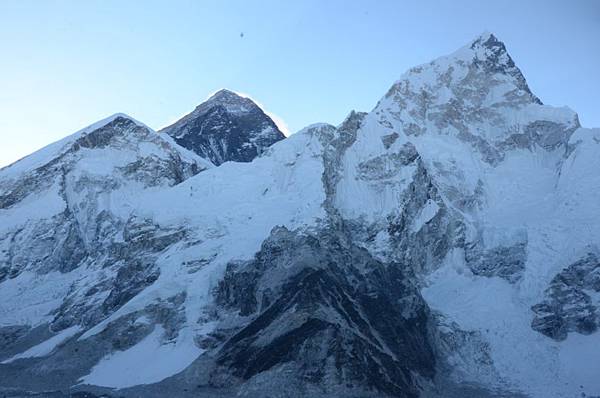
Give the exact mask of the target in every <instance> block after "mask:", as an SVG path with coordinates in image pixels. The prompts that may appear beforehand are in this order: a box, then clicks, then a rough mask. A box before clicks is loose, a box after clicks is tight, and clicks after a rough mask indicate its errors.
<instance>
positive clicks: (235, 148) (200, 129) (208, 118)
mask: <svg viewBox="0 0 600 398" xmlns="http://www.w3.org/2000/svg"><path fill="white" fill-rule="evenodd" d="M160 132H161V133H166V134H168V135H170V136H171V137H173V139H174V140H175V141H176V142H177V143H178V144H179V145H181V146H183V147H184V148H187V149H189V150H191V151H193V152H195V153H196V154H198V155H200V156H201V157H203V158H205V159H209V160H210V161H211V162H212V163H214V164H215V165H220V164H221V163H224V162H227V161H237V162H250V161H251V160H252V159H254V158H255V157H256V156H258V155H260V154H261V153H262V152H263V151H264V150H265V149H266V148H267V147H269V146H270V145H272V144H274V143H275V142H277V141H279V140H282V139H283V138H285V136H284V135H283V133H282V132H281V131H280V130H279V129H278V128H277V126H276V125H275V123H274V122H273V120H271V118H270V117H269V116H268V115H267V114H265V112H264V111H263V110H262V109H261V108H260V107H259V106H258V105H257V104H256V103H255V102H254V101H252V100H251V99H250V98H248V97H244V96H242V95H240V94H238V93H236V92H234V91H231V90H227V89H221V90H219V91H217V92H216V93H214V94H213V95H211V96H210V97H209V98H208V99H207V100H206V101H204V102H203V103H201V104H200V105H198V106H197V107H196V109H194V111H193V112H191V113H190V114H188V115H186V116H184V117H183V118H181V119H180V120H178V121H177V122H175V123H174V124H172V125H170V126H168V127H165V128H164V129H162V130H161V131H160Z"/></svg>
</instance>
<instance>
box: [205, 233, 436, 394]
mask: <svg viewBox="0 0 600 398" xmlns="http://www.w3.org/2000/svg"><path fill="white" fill-rule="evenodd" d="M346 240H347V238H345V237H343V236H339V232H337V231H335V230H332V231H323V232H322V233H319V234H318V235H316V236H310V235H302V234H296V233H293V232H291V231H288V230H286V229H285V228H277V229H275V230H274V231H273V232H272V234H271V236H270V238H269V239H268V240H267V241H265V243H264V244H263V246H262V248H261V250H260V251H259V252H258V253H257V254H256V257H255V259H254V260H252V261H250V262H247V263H238V264H231V265H230V266H229V267H228V271H227V273H226V275H225V277H224V279H223V281H222V282H221V283H220V284H219V287H218V290H217V303H218V304H219V305H220V306H222V307H223V308H225V309H228V310H229V311H233V314H237V316H239V317H244V319H245V320H244V322H243V326H242V327H241V328H239V329H236V330H235V333H233V334H232V335H231V336H230V337H228V338H227V339H226V341H225V342H224V344H223V345H222V347H221V348H220V349H219V350H218V357H217V363H218V365H220V368H218V370H217V373H216V374H215V380H222V377H223V372H224V371H228V372H230V373H231V374H232V375H233V376H235V377H237V378H239V380H241V381H243V380H248V379H251V378H253V377H255V376H256V375H258V374H259V373H263V372H275V371H276V370H277V369H281V368H285V369H288V371H291V372H292V374H293V376H292V378H293V379H298V380H302V381H303V382H304V383H311V384H314V385H315V386H317V387H318V388H319V389H321V390H322V391H323V392H324V393H332V394H333V393H339V392H340V391H347V392H348V393H351V392H352V391H354V393H353V394H352V395H353V396H354V394H356V393H357V392H359V391H361V390H365V391H366V392H375V393H377V392H379V393H384V394H389V395H393V396H398V397H417V396H418V395H419V385H420V383H421V380H431V378H432V377H433V376H434V374H435V359H434V357H433V352H432V347H431V343H430V342H429V340H428V335H429V332H428V309H427V305H426V304H425V302H424V301H423V299H422V298H421V296H420V294H419V292H418V290H417V289H416V288H415V286H414V285H413V283H412V281H411V279H410V278H409V277H408V276H406V275H404V274H403V272H402V266H401V265H400V264H389V265H386V264H382V263H381V262H379V261H377V260H375V259H373V258H372V257H371V256H370V255H369V254H368V252H367V251H366V250H364V249H360V248H358V247H356V246H354V245H353V244H351V243H349V242H347V241H346ZM289 382H290V380H289V378H288V380H287V381H286V383H289ZM289 393H290V394H292V395H294V394H293V392H292V391H290V392H289Z"/></svg>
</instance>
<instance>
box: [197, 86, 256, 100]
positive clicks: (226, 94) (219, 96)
mask: <svg viewBox="0 0 600 398" xmlns="http://www.w3.org/2000/svg"><path fill="white" fill-rule="evenodd" d="M244 99H247V98H245V97H242V96H241V95H239V94H238V93H236V92H235V91H231V90H228V89H226V88H222V89H220V90H219V91H217V92H215V93H214V94H213V95H211V96H210V97H209V98H208V100H207V101H230V100H238V101H242V100H244Z"/></svg>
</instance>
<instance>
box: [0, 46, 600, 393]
mask: <svg viewBox="0 0 600 398" xmlns="http://www.w3.org/2000/svg"><path fill="white" fill-rule="evenodd" d="M246 101H249V100H245V99H240V98H239V97H237V96H236V95H234V94H233V95H232V93H229V92H220V93H218V94H216V95H215V97H213V98H212V99H211V100H209V101H208V102H207V103H205V104H203V105H201V106H200V107H198V108H197V110H196V111H194V112H193V113H192V114H190V115H188V116H186V117H185V118H184V119H182V120H181V121H180V122H178V123H176V125H174V126H171V127H170V128H168V129H167V130H165V131H163V133H161V134H155V133H153V132H152V131H150V130H149V129H147V128H146V127H144V126H143V125H141V124H139V123H137V122H135V121H133V120H131V119H129V118H127V117H124V116H117V117H113V118H111V119H109V120H108V121H104V122H102V123H100V124H98V125H96V126H93V127H90V128H88V129H85V130H84V131H83V132H80V133H77V134H75V135H74V136H71V137H68V138H67V139H65V140H64V141H62V142H60V143H57V144H54V145H53V146H51V147H49V148H47V149H44V150H43V151H42V152H39V153H36V154H33V155H31V156H30V157H28V158H25V159H23V160H21V161H20V162H17V163H15V164H14V165H12V166H10V167H8V168H5V169H3V170H2V171H0V181H1V182H2V185H1V189H2V190H1V191H0V225H1V227H0V228H2V229H1V230H0V231H2V232H1V233H2V235H1V236H0V239H1V240H0V256H1V257H0V258H1V261H2V263H1V266H0V315H1V316H0V361H2V363H0V386H2V388H3V389H4V390H6V391H11V393H15V394H22V395H27V394H30V392H31V394H33V392H34V391H38V392H39V391H45V392H46V393H47V394H55V395H56V396H61V395H66V394H67V393H68V392H73V391H77V392H86V393H88V394H98V395H100V394H108V395H115V396H132V397H134V396H141V395H143V396H146V397H153V396H155V397H159V396H165V395H171V396H182V397H186V396H190V397H192V396H198V395H202V396H215V397H223V396H248V397H254V396H266V395H268V396H286V397H288V396H311V397H313V396H356V397H366V396H395V397H418V396H424V397H463V396H477V397H501V396H511V397H517V396H518V397H520V396H523V397H572V396H575V395H581V394H584V395H586V396H593V395H599V394H600V384H599V383H598V378H597V373H598V371H599V370H600V369H599V368H598V365H597V358H598V357H599V356H600V351H599V350H600V348H599V347H600V344H599V343H600V340H599V338H600V337H599V336H600V333H598V331H597V328H598V325H599V320H598V319H599V318H598V317H599V313H598V308H599V306H600V301H598V297H599V296H598V291H599V290H600V286H599V285H598V272H599V269H600V268H599V267H600V266H599V263H598V256H599V254H598V250H597V247H596V245H597V242H598V241H600V227H599V226H598V222H597V221H598V215H599V214H600V197H599V195H600V177H599V176H600V174H598V173H597V172H596V171H597V170H598V168H600V163H599V162H600V160H599V159H600V156H599V155H600V135H599V134H600V133H599V131H600V130H597V129H592V130H590V129H584V128H581V127H580V126H579V123H578V120H577V115H576V114H575V113H574V112H572V111H571V110H569V109H567V108H553V107H550V106H546V105H543V104H542V102H541V101H540V100H539V99H538V98H537V97H536V96H535V95H534V94H533V93H532V92H531V90H530V89H529V87H528V86H527V83H526V81H525V79H524V77H523V75H522V74H521V72H520V70H519V69H518V68H517V67H516V65H515V63H514V61H513V60H512V58H511V57H510V56H509V54H508V52H507V50H506V48H505V46H504V44H503V43H502V42H500V41H499V40H498V39H497V38H496V37H494V36H493V35H491V34H483V35H482V36H480V37H478V38H476V39H475V40H474V41H473V42H471V43H469V44H468V45H467V46H465V47H463V48H461V49H459V50H458V51H457V52H455V53H453V54H450V55H448V56H445V57H442V58H439V59H437V60H434V61H432V62H431V63H429V64H425V65H422V66H419V67H416V68H413V69H411V70H410V71H409V72H407V73H406V74H405V75H403V76H402V77H401V79H400V80H399V81H398V82H396V83H395V84H394V85H393V87H392V88H391V89H390V90H389V92H388V93H387V94H386V95H385V96H384V97H383V98H382V99H381V100H380V101H379V102H378V104H377V105H376V107H375V108H374V109H373V111H371V112H369V113H362V112H354V111H353V112H351V113H350V114H349V116H348V117H347V118H346V119H345V120H344V121H343V122H342V123H341V124H340V125H339V126H338V127H335V126H331V125H328V124H316V125H312V126H309V127H307V128H305V129H303V130H301V131H299V132H297V133H296V134H294V135H292V136H290V137H289V138H287V139H285V140H281V142H276V143H274V142H275V141H278V139H275V138H276V136H277V134H275V135H272V134H271V133H273V130H269V128H266V130H265V129H262V130H261V129H259V128H255V127H256V126H258V125H260V126H262V125H263V124H262V123H263V122H264V118H262V116H261V117H260V118H258V119H254V116H256V115H257V113H256V112H254V111H253V109H254V108H253V107H252V104H250V103H248V102H246ZM209 105H210V106H209ZM209 115H212V116H209ZM214 115H221V116H222V119H221V116H219V118H215V117H214ZM232 115H235V117H236V118H238V119H236V120H238V121H239V120H246V119H244V118H245V117H246V116H248V115H253V116H252V117H251V119H252V120H255V121H256V120H259V119H260V120H263V122H260V121H259V122H257V124H256V125H254V124H252V123H251V124H252V126H254V127H252V126H251V127H248V126H250V125H247V124H236V123H237V121H231V124H230V123H229V121H228V120H232V119H230V118H233V116H232ZM240 115H241V116H240ZM248 117H250V116H248ZM218 120H220V122H218V123H217V122H216V121H218ZM224 121H227V123H225V122H224ZM196 122H198V124H197V125H196V124H195V123H196ZM221 122H223V123H225V124H223V123H221ZM215 123H216V124H215ZM267 124H268V123H267ZM225 125H227V126H229V125H231V126H235V129H234V128H233V127H232V128H231V130H229V132H228V133H227V134H225V135H223V132H224V131H226V130H223V126H225ZM175 126H178V127H175ZM193 126H200V127H198V129H196V127H193ZM217 127H218V128H217ZM267 127H268V126H267ZM236 129H237V130H236ZM259 130H260V131H262V132H264V131H267V130H268V131H269V133H268V134H266V135H264V136H263V135H261V134H258V135H256V134H255V133H256V132H257V131H259ZM209 131H210V132H211V133H210V134H209V133H207V132H209ZM236 131H238V132H239V134H238V133H236ZM165 133H166V134H165ZM213 133H214V134H213ZM223 136H224V137H227V142H226V143H224V142H223V141H219V140H220V139H221V138H222V137H223ZM171 137H172V138H171ZM186 137H187V138H186ZM198 137H200V138H201V139H200V140H198ZM219 137H221V138H219ZM235 137H238V138H239V137H241V138H240V140H238V141H236V140H237V138H235ZM257 137H263V138H264V137H271V138H273V139H271V138H269V139H268V140H267V141H268V142H269V143H267V141H264V142H263V141H261V140H262V138H261V139H259V138H257ZM205 138H206V141H202V140H204V139H205ZM188 139H189V141H185V140H188ZM211 140H212V141H211ZM252 140H254V141H252ZM176 141H177V142H179V143H181V144H182V145H184V146H186V147H187V148H188V149H190V150H192V151H194V152H195V153H193V152H191V151H188V150H186V149H184V148H182V147H180V146H179V145H178V144H177V143H176ZM234 141H235V142H234ZM185 142H188V144H186V143H185ZM199 142H204V143H203V144H201V145H200V146H196V147H195V146H194V145H196V144H197V143H199ZM248 142H252V143H253V144H252V145H254V146H247V145H246V143H248ZM273 143H274V144H273ZM271 144H273V145H271ZM232 148H234V149H232ZM248 148H253V149H251V150H248V152H246V150H247V149H248ZM240 154H243V156H242V155H240ZM257 154H260V155H261V156H258V157H257V156H256V155H257ZM238 155H240V156H242V157H239V158H235V157H236V156H238ZM246 156H247V157H246ZM203 158H207V159H210V160H211V161H212V163H214V164H220V166H219V167H214V165H213V164H212V163H209V162H208V161H206V160H204V159H203ZM226 160H236V161H239V162H227V163H224V164H222V163H223V162H225V161H226ZM250 160H252V161H251V162H250ZM114 389H118V391H117V392H115V391H114ZM49 391H51V393H50V392H49Z"/></svg>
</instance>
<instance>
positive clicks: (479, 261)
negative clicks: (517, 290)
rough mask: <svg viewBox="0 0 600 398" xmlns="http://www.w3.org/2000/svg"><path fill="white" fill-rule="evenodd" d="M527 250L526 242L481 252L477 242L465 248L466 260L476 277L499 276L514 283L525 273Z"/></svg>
mask: <svg viewBox="0 0 600 398" xmlns="http://www.w3.org/2000/svg"><path fill="white" fill-rule="evenodd" d="M526 249H527V242H526V241H525V242H519V243H516V244H514V245H512V246H498V247H495V248H493V249H489V250H481V248H480V246H478V245H477V244H476V242H471V243H470V244H468V245H467V246H466V247H465V260H466V261H467V265H468V266H469V268H470V269H471V271H472V272H473V274H475V275H479V276H487V277H492V276H499V277H500V278H504V279H506V280H507V281H509V282H511V283H514V282H516V281H518V280H519V279H520V278H521V276H522V275H523V271H525V261H526V260H527V250H526Z"/></svg>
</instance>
